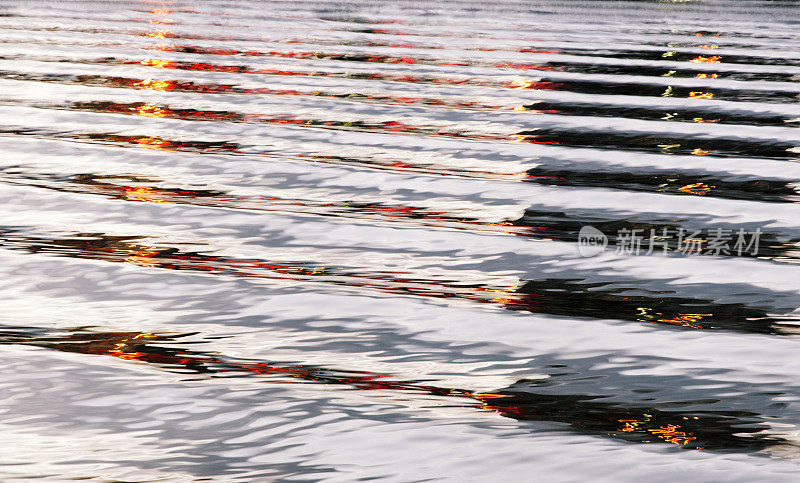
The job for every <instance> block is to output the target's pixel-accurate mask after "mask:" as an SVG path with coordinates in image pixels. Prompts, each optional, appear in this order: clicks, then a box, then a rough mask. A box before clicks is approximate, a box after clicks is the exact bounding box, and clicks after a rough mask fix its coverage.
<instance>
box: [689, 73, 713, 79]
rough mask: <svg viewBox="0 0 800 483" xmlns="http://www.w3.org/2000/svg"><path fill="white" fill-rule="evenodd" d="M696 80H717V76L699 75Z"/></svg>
mask: <svg viewBox="0 0 800 483" xmlns="http://www.w3.org/2000/svg"><path fill="white" fill-rule="evenodd" d="M694 77H695V79H716V78H717V74H697V75H696V76H694Z"/></svg>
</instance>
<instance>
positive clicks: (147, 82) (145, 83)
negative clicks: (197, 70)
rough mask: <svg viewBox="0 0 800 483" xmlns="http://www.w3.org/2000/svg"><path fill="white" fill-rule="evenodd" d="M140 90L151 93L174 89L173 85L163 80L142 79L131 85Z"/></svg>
mask: <svg viewBox="0 0 800 483" xmlns="http://www.w3.org/2000/svg"><path fill="white" fill-rule="evenodd" d="M133 85H134V86H135V87H139V88H140V89H146V90H151V91H168V90H171V89H174V88H175V83H174V82H172V81H169V80H165V79H149V78H148V79H144V80H142V81H141V82H136V83H134V84H133Z"/></svg>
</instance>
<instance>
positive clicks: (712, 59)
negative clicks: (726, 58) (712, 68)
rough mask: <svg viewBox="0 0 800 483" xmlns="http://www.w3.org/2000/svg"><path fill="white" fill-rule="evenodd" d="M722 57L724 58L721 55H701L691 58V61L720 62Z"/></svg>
mask: <svg viewBox="0 0 800 483" xmlns="http://www.w3.org/2000/svg"><path fill="white" fill-rule="evenodd" d="M720 59H722V57H720V56H719V55H712V56H710V57H703V56H702V55H700V56H697V57H695V58H694V59H692V60H690V61H689V62H694V63H703V64H719V61H720Z"/></svg>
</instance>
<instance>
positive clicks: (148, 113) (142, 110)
mask: <svg viewBox="0 0 800 483" xmlns="http://www.w3.org/2000/svg"><path fill="white" fill-rule="evenodd" d="M136 113H137V115H139V116H145V117H159V118H164V117H167V116H169V112H168V111H165V110H164V109H162V108H161V107H159V106H156V105H153V104H148V105H145V106H139V107H137V108H136Z"/></svg>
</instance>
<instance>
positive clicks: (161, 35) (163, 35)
mask: <svg viewBox="0 0 800 483" xmlns="http://www.w3.org/2000/svg"><path fill="white" fill-rule="evenodd" d="M139 35H141V36H142V37H152V38H154V39H171V38H174V37H175V34H174V33H172V32H170V31H169V30H159V31H158V32H142V33H140V34H139Z"/></svg>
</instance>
